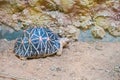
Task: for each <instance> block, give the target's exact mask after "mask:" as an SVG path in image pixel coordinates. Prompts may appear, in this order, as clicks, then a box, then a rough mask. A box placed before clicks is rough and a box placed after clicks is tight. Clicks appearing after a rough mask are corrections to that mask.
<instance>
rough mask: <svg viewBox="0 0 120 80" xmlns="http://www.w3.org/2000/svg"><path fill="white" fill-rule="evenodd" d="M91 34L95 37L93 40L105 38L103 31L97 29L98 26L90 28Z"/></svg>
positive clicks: (99, 28)
mask: <svg viewBox="0 0 120 80" xmlns="http://www.w3.org/2000/svg"><path fill="white" fill-rule="evenodd" d="M91 32H92V35H93V36H94V37H95V38H103V37H104V36H105V34H106V33H105V31H104V29H103V28H101V27H99V26H95V27H93V28H92V30H91Z"/></svg>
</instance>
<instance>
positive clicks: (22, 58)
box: [19, 56, 27, 61]
mask: <svg viewBox="0 0 120 80" xmlns="http://www.w3.org/2000/svg"><path fill="white" fill-rule="evenodd" d="M19 58H20V59H21V60H24V61H25V60H27V57H22V56H21V57H19Z"/></svg>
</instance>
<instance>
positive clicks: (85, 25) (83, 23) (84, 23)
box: [80, 15, 93, 30]
mask: <svg viewBox="0 0 120 80" xmlns="http://www.w3.org/2000/svg"><path fill="white" fill-rule="evenodd" d="M92 24H93V21H92V18H91V16H90V15H86V16H81V17H80V28H82V29H84V30H86V29H89V28H90V27H91V25H92Z"/></svg>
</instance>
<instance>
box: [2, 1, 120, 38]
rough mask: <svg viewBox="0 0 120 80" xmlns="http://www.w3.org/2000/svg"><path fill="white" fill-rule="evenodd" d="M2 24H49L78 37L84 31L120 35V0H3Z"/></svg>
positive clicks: (18, 26) (99, 35)
mask: <svg viewBox="0 0 120 80" xmlns="http://www.w3.org/2000/svg"><path fill="white" fill-rule="evenodd" d="M0 24H1V25H7V26H9V27H10V28H12V29H14V30H20V29H25V28H27V27H29V26H32V25H39V26H46V27H49V28H51V29H52V30H54V31H55V32H56V33H58V34H59V35H61V36H62V37H68V38H71V39H73V40H77V39H78V36H79V35H80V30H83V31H85V30H90V31H91V34H92V35H93V36H94V37H95V38H104V36H105V34H106V32H109V34H111V35H112V36H115V37H120V1H119V0H0Z"/></svg>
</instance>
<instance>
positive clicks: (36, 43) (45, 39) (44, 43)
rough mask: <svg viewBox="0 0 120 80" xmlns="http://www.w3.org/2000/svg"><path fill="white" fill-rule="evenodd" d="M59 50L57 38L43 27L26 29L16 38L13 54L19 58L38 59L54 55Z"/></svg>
mask: <svg viewBox="0 0 120 80" xmlns="http://www.w3.org/2000/svg"><path fill="white" fill-rule="evenodd" d="M59 48H60V41H59V36H58V35H57V34H55V33H53V32H52V31H51V30H50V29H48V28H44V27H34V28H28V29H27V30H24V31H23V34H22V35H21V37H19V38H17V40H16V43H15V46H14V52H15V53H16V55H17V56H20V57H27V58H31V57H40V56H47V55H52V54H54V53H56V52H57V51H58V50H59Z"/></svg>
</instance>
